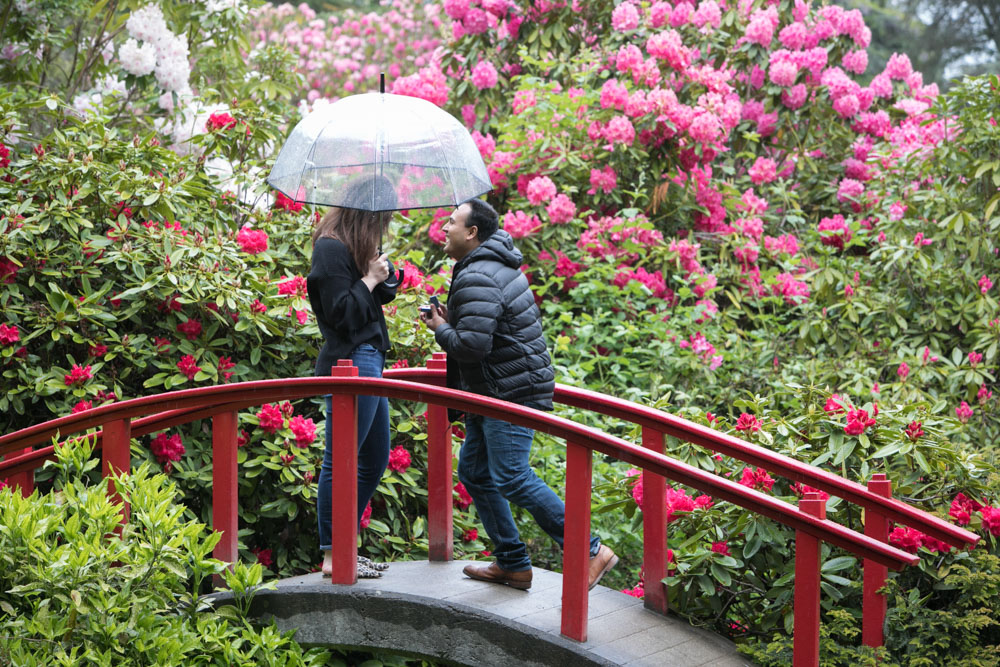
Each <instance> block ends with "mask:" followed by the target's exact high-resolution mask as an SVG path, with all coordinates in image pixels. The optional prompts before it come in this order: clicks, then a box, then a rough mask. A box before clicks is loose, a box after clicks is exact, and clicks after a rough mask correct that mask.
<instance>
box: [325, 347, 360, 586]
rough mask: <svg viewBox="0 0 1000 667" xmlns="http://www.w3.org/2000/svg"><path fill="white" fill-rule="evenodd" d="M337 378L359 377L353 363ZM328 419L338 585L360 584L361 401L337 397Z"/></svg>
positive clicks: (342, 364) (335, 371)
mask: <svg viewBox="0 0 1000 667" xmlns="http://www.w3.org/2000/svg"><path fill="white" fill-rule="evenodd" d="M330 375H332V376H334V377H357V375H358V369H357V368H356V367H355V366H354V365H353V364H351V360H350V359H340V360H339V361H337V365H336V366H334V367H333V368H332V369H330ZM331 401H332V407H333V409H332V410H331V411H330V414H329V415H327V417H326V418H327V419H329V420H331V422H330V423H331V424H332V426H333V462H334V465H333V480H332V482H333V484H332V486H333V499H332V503H333V504H332V505H331V506H330V508H331V512H330V533H331V541H330V547H331V554H330V555H331V556H332V560H333V575H332V576H331V578H330V581H331V583H334V584H353V583H355V582H357V580H358V397H357V396H356V395H354V394H334V395H333V396H332V397H331Z"/></svg>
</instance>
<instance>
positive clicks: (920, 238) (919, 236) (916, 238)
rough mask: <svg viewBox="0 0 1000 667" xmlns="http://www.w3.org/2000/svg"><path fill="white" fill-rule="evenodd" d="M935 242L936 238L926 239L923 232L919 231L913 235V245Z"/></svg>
mask: <svg viewBox="0 0 1000 667" xmlns="http://www.w3.org/2000/svg"><path fill="white" fill-rule="evenodd" d="M932 243H934V239H925V238H924V233H923V232H917V235H916V236H914V237H913V245H915V246H917V247H918V248H919V247H920V246H925V245H930V244H932Z"/></svg>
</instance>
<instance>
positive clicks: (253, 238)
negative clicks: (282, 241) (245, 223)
mask: <svg viewBox="0 0 1000 667" xmlns="http://www.w3.org/2000/svg"><path fill="white" fill-rule="evenodd" d="M236 242H237V243H239V244H240V248H241V249H242V250H243V252H246V253H249V254H251V255H258V254H260V253H262V252H264V251H265V250H267V232H265V231H264V230H262V229H250V228H249V227H242V228H240V231H239V232H237V234H236Z"/></svg>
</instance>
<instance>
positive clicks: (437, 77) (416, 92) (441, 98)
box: [392, 66, 448, 107]
mask: <svg viewBox="0 0 1000 667" xmlns="http://www.w3.org/2000/svg"><path fill="white" fill-rule="evenodd" d="M392 93H393V94H395V95H409V96H410V97H419V98H420V99H424V100H427V101H428V102H430V103H432V104H436V105H437V106H439V107H443V106H444V105H446V104H447V103H448V80H447V78H446V77H445V75H444V73H443V72H442V71H441V70H440V69H438V68H437V67H435V66H427V67H423V68H421V69H420V70H419V71H418V72H417V73H416V74H411V75H410V76H403V77H399V78H397V79H396V80H395V81H393V83H392Z"/></svg>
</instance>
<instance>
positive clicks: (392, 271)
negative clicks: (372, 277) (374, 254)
mask: <svg viewBox="0 0 1000 667" xmlns="http://www.w3.org/2000/svg"><path fill="white" fill-rule="evenodd" d="M385 261H386V263H387V264H388V265H389V277H388V278H386V279H385V280H383V281H382V284H383V285H385V286H386V287H388V288H389V289H396V288H397V287H399V286H400V285H401V284H402V282H403V269H400V270H399V271H398V272H397V271H396V267H395V266H393V265H392V260H390V259H388V258H386V260H385Z"/></svg>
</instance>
